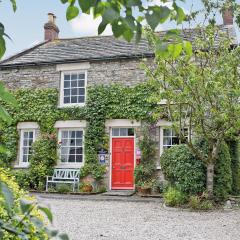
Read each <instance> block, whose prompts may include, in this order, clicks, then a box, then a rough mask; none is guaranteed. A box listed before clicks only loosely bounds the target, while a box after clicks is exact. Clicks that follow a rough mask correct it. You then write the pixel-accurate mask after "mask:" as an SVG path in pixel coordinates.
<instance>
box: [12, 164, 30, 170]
mask: <svg viewBox="0 0 240 240" xmlns="http://www.w3.org/2000/svg"><path fill="white" fill-rule="evenodd" d="M13 168H14V169H23V168H29V164H24V165H23V164H21V165H14V166H13Z"/></svg>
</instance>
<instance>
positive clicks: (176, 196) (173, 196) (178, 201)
mask: <svg viewBox="0 0 240 240" xmlns="http://www.w3.org/2000/svg"><path fill="white" fill-rule="evenodd" d="M163 196H164V200H165V203H166V204H167V205H168V206H171V207H175V206H181V205H182V204H184V203H185V202H186V195H185V194H184V193H183V192H182V191H180V190H178V189H177V188H174V187H169V188H168V189H167V191H166V192H165V193H164V195H163Z"/></svg>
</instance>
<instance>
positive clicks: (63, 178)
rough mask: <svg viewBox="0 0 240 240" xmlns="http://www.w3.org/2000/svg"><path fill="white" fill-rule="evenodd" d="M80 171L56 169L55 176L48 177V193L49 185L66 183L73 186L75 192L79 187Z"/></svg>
mask: <svg viewBox="0 0 240 240" xmlns="http://www.w3.org/2000/svg"><path fill="white" fill-rule="evenodd" d="M79 171H80V170H79V169H66V168H56V169H54V173H53V176H47V181H46V191H48V186H49V183H55V184H57V183H66V184H72V185H73V191H74V192H75V189H76V187H79Z"/></svg>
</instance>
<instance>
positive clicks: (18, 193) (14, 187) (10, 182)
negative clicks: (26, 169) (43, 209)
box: [0, 168, 48, 240]
mask: <svg viewBox="0 0 240 240" xmlns="http://www.w3.org/2000/svg"><path fill="white" fill-rule="evenodd" d="M1 183H4V184H6V185H7V187H8V188H9V190H10V191H11V192H12V194H13V198H14V205H13V206H12V211H13V212H14V211H16V209H18V208H19V206H20V199H21V198H25V199H26V196H25V192H24V191H23V190H21V189H20V188H19V186H18V184H17V183H16V182H15V178H14V177H13V176H12V175H11V173H10V171H9V170H6V169H3V168H0V184H1ZM28 200H30V199H28ZM7 204H10V202H8V203H7ZM6 206H7V205H5V204H4V198H3V194H2V193H1V192H0V220H1V221H2V222H3V224H10V222H12V221H13V219H12V216H11V215H9V214H8V209H7V207H6ZM13 212H12V214H13ZM18 217H22V214H21V213H20V212H18ZM32 217H35V219H38V220H43V217H41V215H40V213H39V212H38V211H37V210H34V211H33V212H32ZM16 219H17V218H16ZM16 219H15V220H14V221H16ZM15 223H16V222H15ZM28 224H30V225H29V229H31V232H29V234H28V239H35V238H34V236H39V238H38V239H43V240H44V239H48V238H47V237H46V235H45V234H44V232H43V231H41V232H39V233H38V234H39V235H38V234H37V232H36V231H37V230H36V228H35V227H34V224H33V223H31V222H28ZM22 227H23V226H22V225H21V224H20V225H19V229H17V230H19V231H20V229H21V228H22ZM0 233H1V224H0ZM0 237H1V234H0ZM1 239H3V240H17V239H20V238H18V237H16V236H15V234H12V233H9V232H6V231H5V230H4V231H3V238H1Z"/></svg>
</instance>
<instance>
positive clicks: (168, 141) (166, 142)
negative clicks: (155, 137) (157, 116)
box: [163, 137, 172, 145]
mask: <svg viewBox="0 0 240 240" xmlns="http://www.w3.org/2000/svg"><path fill="white" fill-rule="evenodd" d="M163 145H172V141H171V138H170V137H164V138H163Z"/></svg>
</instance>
